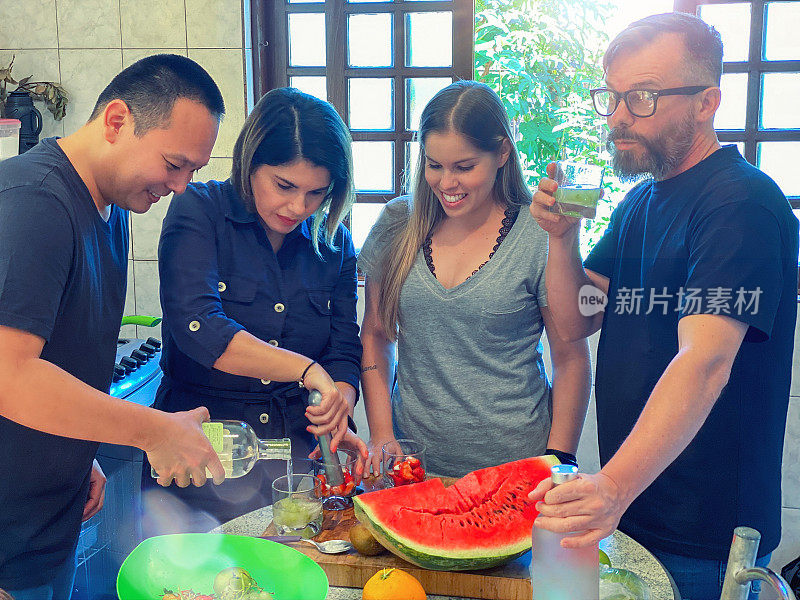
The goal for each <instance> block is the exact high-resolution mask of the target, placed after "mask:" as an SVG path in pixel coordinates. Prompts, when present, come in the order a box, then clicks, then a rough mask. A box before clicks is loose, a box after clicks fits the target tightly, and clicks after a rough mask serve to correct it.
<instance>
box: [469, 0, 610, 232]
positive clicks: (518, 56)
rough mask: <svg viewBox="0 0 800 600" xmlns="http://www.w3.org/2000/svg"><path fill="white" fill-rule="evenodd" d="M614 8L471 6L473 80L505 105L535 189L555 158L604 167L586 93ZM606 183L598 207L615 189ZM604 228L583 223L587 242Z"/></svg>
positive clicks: (598, 1)
mask: <svg viewBox="0 0 800 600" xmlns="http://www.w3.org/2000/svg"><path fill="white" fill-rule="evenodd" d="M613 8H614V6H613V3H612V1H610V0H592V1H587V0H476V3H475V79H476V80H478V81H482V82H484V83H486V84H487V85H489V86H491V87H492V89H494V90H495V91H496V92H497V93H498V95H499V96H500V98H501V99H502V101H503V104H504V106H505V109H506V111H507V112H508V116H509V117H510V118H511V121H512V124H513V126H514V127H515V129H516V137H517V140H516V141H517V148H518V150H519V151H520V154H521V157H522V162H523V166H524V167H525V174H526V176H527V178H528V181H529V183H530V185H531V186H532V187H533V186H535V185H536V182H537V181H538V179H539V178H540V177H541V176H542V175H544V174H545V169H546V167H547V164H548V163H549V162H551V161H553V160H556V159H557V158H562V159H575V160H579V161H587V162H592V163H603V162H605V161H604V160H603V159H602V158H601V155H600V140H599V139H598V138H599V137H600V132H601V125H602V124H603V123H604V122H605V119H603V118H601V117H599V116H598V115H597V113H595V111H594V109H593V108H592V103H591V97H590V95H589V90H590V89H591V88H593V87H597V86H599V85H601V84H602V81H603V67H602V62H603V60H602V59H603V52H604V51H605V48H606V46H607V45H608V41H609V40H608V35H607V34H606V33H605V28H604V22H605V20H606V18H608V17H609V16H610V14H611V11H612V10H613ZM608 174H610V171H607V175H608ZM606 181H607V183H606V184H605V185H606V188H607V189H606V193H605V196H604V199H603V200H601V203H602V202H605V203H609V202H611V199H612V198H613V197H614V196H615V194H614V192H616V191H618V190H616V189H615V185H616V184H615V182H613V181H612V180H611V178H610V177H608V176H607V178H606ZM598 208H599V207H598ZM598 212H600V213H607V212H608V211H598ZM607 222H608V217H607V216H605V217H600V218H598V219H596V220H595V221H584V228H585V233H584V241H585V242H588V245H593V243H594V242H595V241H597V239H599V237H600V235H601V234H602V232H603V231H604V230H605V228H606V225H607ZM587 238H588V239H587Z"/></svg>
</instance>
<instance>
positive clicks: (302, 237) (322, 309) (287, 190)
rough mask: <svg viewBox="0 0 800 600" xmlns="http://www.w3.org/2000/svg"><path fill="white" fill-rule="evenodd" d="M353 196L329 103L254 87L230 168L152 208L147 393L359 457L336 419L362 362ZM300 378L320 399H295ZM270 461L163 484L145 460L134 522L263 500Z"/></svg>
mask: <svg viewBox="0 0 800 600" xmlns="http://www.w3.org/2000/svg"><path fill="white" fill-rule="evenodd" d="M178 166H180V165H176V167H178ZM352 201H353V176H352V158H351V149H350V134H349V132H348V130H347V128H346V126H345V125H344V123H343V122H342V120H341V118H340V117H339V116H338V114H337V113H336V111H335V110H334V109H333V107H332V106H331V105H330V104H328V103H327V102H323V101H321V100H318V99H317V98H314V97H312V96H309V95H307V94H303V93H301V92H298V91H297V90H294V89H290V88H282V89H276V90H272V91H270V92H269V93H268V94H266V95H265V96H264V97H263V98H262V99H261V100H260V101H259V102H258V104H256V106H255V107H254V109H253V111H252V112H251V113H250V115H249V117H248V118H247V120H246V122H245V125H244V128H243V130H242V132H241V133H240V134H239V138H238V140H237V141H236V145H235V147H234V158H233V170H232V176H231V178H230V179H229V180H228V181H224V182H219V181H210V182H208V183H192V184H189V186H188V188H187V190H186V192H185V193H184V194H181V195H180V196H176V197H175V198H173V200H172V202H171V204H170V207H169V211H168V212H167V216H166V218H165V219H164V224H163V229H162V232H161V240H160V243H159V251H158V257H159V274H160V278H161V306H162V309H163V316H164V320H163V324H162V333H163V337H164V347H163V357H162V360H161V367H162V369H163V371H164V379H163V381H162V383H161V387H160V388H159V390H158V395H157V398H156V404H155V405H156V407H158V408H160V409H162V410H168V411H180V410H185V409H186V407H191V408H195V407H197V406H198V405H204V406H206V407H207V408H208V409H209V412H210V413H211V418H212V419H240V420H242V421H244V422H246V423H249V424H250V425H251V426H252V427H253V428H254V429H255V431H256V433H257V435H258V437H260V438H282V437H289V438H291V440H292V454H293V455H294V456H295V457H305V456H307V455H308V454H309V452H311V450H312V449H313V448H314V447H315V445H316V440H315V439H314V435H321V434H324V433H330V434H331V436H332V443H331V446H332V448H333V447H336V446H338V445H341V446H346V447H349V448H352V449H355V450H357V451H358V452H359V453H360V454H361V455H362V456H363V457H364V458H366V457H367V451H366V446H365V444H364V442H363V441H362V440H361V439H359V438H358V437H357V436H356V435H355V433H354V432H353V431H352V430H351V429H349V427H348V417H349V416H350V415H352V411H353V407H354V405H355V402H356V399H357V389H358V381H359V371H360V364H361V363H360V361H361V344H360V342H359V338H358V326H357V324H356V266H355V263H356V259H355V251H354V249H353V242H352V240H351V238H350V233H349V232H348V230H347V229H346V228H345V227H344V226H343V225H342V224H341V221H342V219H343V218H344V216H345V215H346V214H347V211H348V210H349V208H350V205H351V204H352ZM298 381H300V385H298ZM303 388H306V389H303ZM310 389H318V390H320V392H322V396H323V401H322V404H321V405H320V406H319V407H308V408H307V407H306V396H305V394H306V393H307V392H306V390H310ZM340 442H341V444H340ZM281 469H283V470H284V472H285V466H284V465H282V464H279V463H276V462H275V461H261V462H259V463H257V464H256V467H255V468H254V469H253V470H252V471H251V472H250V473H248V474H247V475H245V476H244V477H241V478H238V479H230V480H227V481H225V482H224V483H223V484H221V485H220V486H213V485H205V486H203V487H201V488H196V487H194V486H189V487H187V486H188V484H189V482H188V481H180V480H176V482H175V483H176V484H177V485H174V484H173V485H170V482H171V477H170V474H169V473H163V474H161V475H162V477H161V478H159V480H158V483H160V484H161V485H166V486H169V487H167V488H166V489H163V490H159V491H160V492H161V493H157V490H158V488H156V486H155V485H154V482H155V480H153V479H152V478H151V477H150V475H149V471H150V468H149V465H145V468H144V476H143V482H144V483H143V485H144V487H147V488H150V490H149V491H148V492H147V493H146V494H145V497H144V502H145V506H144V508H145V512H146V519H145V529H146V530H147V532H148V533H156V532H164V531H203V530H208V529H209V528H211V527H214V526H215V523H216V522H224V521H227V520H229V519H231V518H234V517H237V516H239V515H242V514H244V513H247V512H249V511H251V510H254V509H256V508H260V507H262V506H265V505H267V504H270V503H271V492H270V486H271V481H272V479H274V477H275V476H277V475H278V474H279V473H280V471H281ZM206 513H207V514H208V515H210V517H211V518H210V519H209V518H208V517H207V516H206Z"/></svg>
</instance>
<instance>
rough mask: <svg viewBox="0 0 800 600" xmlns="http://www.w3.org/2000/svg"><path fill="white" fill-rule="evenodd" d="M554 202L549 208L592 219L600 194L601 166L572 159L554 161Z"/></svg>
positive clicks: (567, 214)
mask: <svg viewBox="0 0 800 600" xmlns="http://www.w3.org/2000/svg"><path fill="white" fill-rule="evenodd" d="M555 181H556V183H557V184H558V189H556V193H555V199H556V202H555V204H553V206H552V207H551V208H550V211H551V212H556V213H559V214H562V215H566V216H568V217H576V218H579V219H581V218H583V219H594V218H595V215H596V213H597V201H598V200H599V199H600V196H601V195H602V189H603V167H601V166H599V165H592V164H588V163H579V162H573V161H561V160H560V161H558V162H557V163H556V174H555Z"/></svg>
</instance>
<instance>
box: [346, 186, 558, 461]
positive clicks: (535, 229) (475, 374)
mask: <svg viewBox="0 0 800 600" xmlns="http://www.w3.org/2000/svg"><path fill="white" fill-rule="evenodd" d="M409 203H410V199H409V197H406V196H404V197H400V198H396V199H395V200H392V201H391V202H389V203H387V204H386V206H385V208H384V210H383V212H382V213H381V215H380V217H379V218H378V221H377V222H376V223H375V225H374V226H373V228H372V230H371V231H370V233H369V236H368V238H367V240H366V242H365V243H364V246H363V248H362V249H361V253H360V255H359V258H358V266H359V268H360V269H361V271H362V272H364V273H365V274H366V275H367V276H368V277H370V276H372V277H376V278H377V277H378V276H379V273H380V269H381V264H382V257H383V255H384V253H385V252H386V251H387V250H388V248H389V245H390V243H391V239H392V237H393V235H394V234H395V232H396V231H398V229H399V228H401V227H403V226H404V224H405V223H407V222H408V216H409V210H410V209H409V206H410V204H409ZM546 262H547V233H546V232H545V231H544V230H543V229H541V227H539V225H537V224H536V222H535V221H534V220H533V218H532V217H531V214H530V211H529V210H528V208H527V207H526V206H523V207H522V208H521V210H520V212H519V216H518V217H517V220H516V222H515V223H514V226H513V227H512V229H511V231H510V232H509V233H508V235H507V236H506V238H505V240H503V243H502V244H500V247H499V248H498V249H497V252H495V254H494V256H493V257H492V258H491V259H490V260H489V262H487V263H486V264H485V265H484V266H483V267H482V268H481V269H480V270H479V271H478V272H477V273H475V274H474V275H473V276H472V277H470V278H469V279H467V280H466V281H464V282H462V283H460V284H459V285H457V286H455V287H453V288H450V289H446V288H445V287H443V286H442V284H441V283H439V281H438V280H437V279H436V278H435V277H434V276H433V274H431V272H430V270H429V269H428V266H427V265H426V263H425V257H424V255H423V252H422V249H420V250H419V252H418V253H417V257H416V260H415V261H414V265H413V267H412V268H411V271H410V272H409V274H408V277H407V279H406V281H405V283H404V284H403V288H402V291H401V294H400V327H399V334H398V339H397V357H398V358H397V360H398V367H397V383H396V385H395V387H394V389H393V390H392V419H393V423H394V432H395V436H397V437H398V438H401V437H403V438H411V439H413V440H417V441H421V442H423V443H424V444H425V445H426V448H427V449H426V452H425V455H426V462H427V468H428V471H429V472H431V473H436V474H438V475H449V476H454V477H460V476H462V475H464V474H466V473H468V472H469V471H473V470H475V469H480V468H483V467H488V466H493V465H498V464H501V463H505V462H508V461H512V460H517V459H521V458H526V457H529V456H537V455H540V454H543V453H544V450H545V447H546V444H547V438H548V435H549V433H550V423H551V413H552V410H551V398H550V385H549V383H548V381H547V376H546V375H545V370H544V362H543V360H542V345H541V341H540V338H541V335H542V331H543V329H544V326H543V321H542V314H541V310H540V309H541V307H543V306H547V296H546V291H545V284H544V268H545V264H546Z"/></svg>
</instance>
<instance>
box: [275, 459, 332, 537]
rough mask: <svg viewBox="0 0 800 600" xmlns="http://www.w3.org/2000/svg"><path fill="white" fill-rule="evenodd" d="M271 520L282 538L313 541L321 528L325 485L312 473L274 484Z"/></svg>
mask: <svg viewBox="0 0 800 600" xmlns="http://www.w3.org/2000/svg"><path fill="white" fill-rule="evenodd" d="M272 521H273V523H274V524H275V528H276V529H277V530H278V533H279V534H280V535H299V536H302V537H304V538H310V537H313V536H315V535H317V534H318V533H319V532H320V530H321V529H322V482H321V481H320V480H319V478H318V477H316V476H315V475H313V474H310V473H309V474H293V475H292V476H291V478H290V477H289V476H288V475H282V476H280V477H278V478H276V479H275V481H273V482H272Z"/></svg>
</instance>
